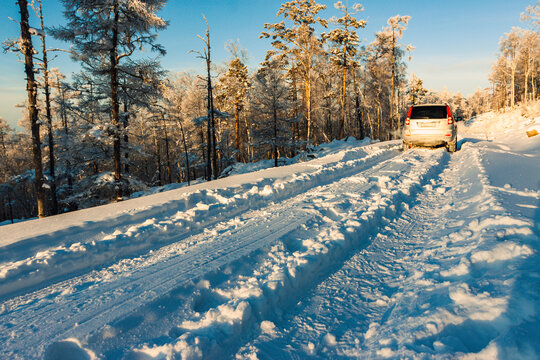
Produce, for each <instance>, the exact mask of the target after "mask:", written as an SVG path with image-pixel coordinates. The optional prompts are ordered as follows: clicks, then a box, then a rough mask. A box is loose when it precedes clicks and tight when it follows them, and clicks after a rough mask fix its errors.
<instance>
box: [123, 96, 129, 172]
mask: <svg viewBox="0 0 540 360" xmlns="http://www.w3.org/2000/svg"><path fill="white" fill-rule="evenodd" d="M122 123H123V127H124V146H125V152H124V159H125V161H124V172H125V173H126V174H128V173H129V149H128V145H129V135H128V126H129V113H128V104H127V96H126V97H125V99H124V114H123V116H122Z"/></svg>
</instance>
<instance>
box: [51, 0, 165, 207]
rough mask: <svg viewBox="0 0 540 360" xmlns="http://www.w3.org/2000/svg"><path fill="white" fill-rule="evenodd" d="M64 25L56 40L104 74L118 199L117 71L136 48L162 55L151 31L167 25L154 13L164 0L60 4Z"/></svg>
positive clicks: (68, 1) (78, 0) (65, 0)
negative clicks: (147, 47) (66, 43)
mask: <svg viewBox="0 0 540 360" xmlns="http://www.w3.org/2000/svg"><path fill="white" fill-rule="evenodd" d="M62 2H63V4H64V8H65V11H64V15H65V17H66V18H67V20H68V24H67V25H66V26H64V27H60V28H56V29H54V30H53V32H52V34H53V36H55V37H56V38H58V39H60V40H64V41H68V42H71V43H72V44H73V53H74V57H75V58H76V59H77V60H79V61H81V62H82V63H83V66H84V67H85V68H87V69H89V70H91V71H93V72H95V73H97V74H104V73H105V74H107V75H108V77H109V85H110V93H109V96H110V106H111V118H112V123H113V127H114V131H113V134H112V138H113V159H114V176H115V181H116V185H115V186H116V199H117V200H121V199H122V187H123V186H122V183H121V180H122V177H121V174H122V169H121V147H120V133H121V130H120V125H121V124H120V108H119V104H120V99H119V68H120V63H121V61H122V59H124V58H129V57H130V56H131V55H132V54H133V53H134V52H135V50H137V48H139V49H142V48H143V46H144V45H149V46H150V48H151V50H154V51H157V52H159V53H160V54H164V53H165V50H164V49H163V48H162V47H161V46H160V45H158V44H156V43H155V39H156V37H157V34H156V33H155V31H157V30H161V29H164V28H165V27H166V26H167V23H166V22H165V21H164V20H163V19H161V18H160V17H158V16H157V15H156V13H157V12H158V11H159V10H161V8H162V7H163V6H164V5H165V3H166V0H137V1H135V0H103V1H99V2H95V1H87V0H62Z"/></svg>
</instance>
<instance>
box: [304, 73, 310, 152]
mask: <svg viewBox="0 0 540 360" xmlns="http://www.w3.org/2000/svg"><path fill="white" fill-rule="evenodd" d="M304 89H305V92H306V99H305V101H306V116H305V117H306V126H307V129H306V142H309V141H310V140H311V64H310V66H309V67H308V68H307V69H306V77H305V79H304Z"/></svg>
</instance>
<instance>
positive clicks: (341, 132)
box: [338, 27, 347, 139]
mask: <svg viewBox="0 0 540 360" xmlns="http://www.w3.org/2000/svg"><path fill="white" fill-rule="evenodd" d="M345 32H347V27H345ZM346 87H347V42H346V41H345V42H344V44H343V74H342V83H341V115H340V118H339V135H338V139H343V137H344V135H345V134H344V128H345V91H346Z"/></svg>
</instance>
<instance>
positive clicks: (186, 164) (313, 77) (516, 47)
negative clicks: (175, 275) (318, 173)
mask: <svg viewBox="0 0 540 360" xmlns="http://www.w3.org/2000/svg"><path fill="white" fill-rule="evenodd" d="M42 1H43V0H34V1H31V2H30V3H28V1H27V0H18V2H17V6H18V7H19V8H20V19H17V21H18V22H20V29H21V33H20V35H21V36H20V38H17V39H5V41H4V42H3V50H4V51H5V52H12V53H13V56H14V57H18V58H19V59H21V61H23V62H24V65H25V66H24V73H23V72H21V77H24V78H25V79H26V83H27V87H26V90H27V100H26V103H25V107H24V111H23V115H22V119H21V122H20V124H21V125H22V126H24V128H25V130H26V131H24V132H18V131H15V129H13V128H11V127H10V126H9V125H8V124H7V122H6V121H5V120H4V119H2V118H0V223H2V222H4V223H9V222H14V221H16V220H17V219H27V218H33V217H44V216H50V215H55V214H59V213H63V212H68V211H73V210H77V209H83V208H87V207H91V206H96V205H102V204H107V203H110V202H113V201H121V200H123V199H128V198H130V195H131V194H133V193H136V192H140V191H145V190H147V189H149V188H150V187H156V186H164V185H167V184H175V183H177V184H185V185H189V184H192V183H194V182H201V181H210V180H213V179H217V178H220V177H224V176H227V175H228V174H229V173H230V171H231V169H232V168H233V167H234V165H235V164H237V163H251V162H258V161H262V160H268V161H271V163H272V165H273V166H280V165H283V164H285V163H286V159H290V158H294V157H306V156H308V155H309V152H310V151H311V149H312V147H313V146H316V145H318V144H321V143H327V142H331V141H333V140H335V139H338V140H342V139H347V138H349V137H354V138H357V139H362V138H366V137H369V138H370V139H372V140H381V141H385V140H391V139H399V138H400V134H401V126H402V121H403V117H404V114H405V113H406V109H407V108H408V107H409V106H410V105H411V104H417V103H423V102H439V103H447V104H449V105H450V107H451V108H452V110H453V112H454V113H455V115H456V116H461V117H463V118H465V119H469V118H471V117H474V116H475V115H476V114H480V113H483V112H487V111H505V109H507V108H509V107H510V108H513V107H515V106H516V104H517V103H520V102H527V101H532V100H534V99H538V98H539V94H538V85H539V80H540V63H539V59H540V38H539V30H540V29H539V20H538V19H539V14H540V5H536V6H530V7H528V8H527V9H525V10H524V12H523V13H522V21H523V24H524V27H523V28H517V27H515V28H512V29H511V30H510V31H509V32H508V33H506V34H504V35H503V36H502V37H501V40H500V44H499V46H500V47H499V49H498V57H497V60H496V62H495V63H494V64H493V67H492V71H491V74H490V77H489V81H490V83H491V87H489V88H486V89H479V90H477V91H476V92H475V93H474V94H473V95H471V96H469V97H468V98H465V97H464V96H463V95H462V94H460V93H456V94H453V93H450V92H448V91H444V92H436V91H430V90H428V89H425V88H424V86H423V82H422V80H421V79H420V78H419V77H417V76H416V75H415V74H409V73H408V70H407V63H408V61H409V59H410V57H411V56H412V53H413V52H414V44H403V43H402V41H401V39H402V36H403V33H404V32H405V31H407V26H408V24H409V22H410V21H414V19H413V18H411V17H410V16H407V15H395V16H392V17H390V18H388V21H387V24H386V25H385V26H384V27H382V28H381V29H380V30H379V31H378V32H376V33H375V34H374V40H373V41H372V42H371V43H367V44H364V43H361V42H360V40H359V34H358V33H359V31H360V30H361V29H363V28H364V27H365V25H366V20H365V12H364V9H363V7H362V6H361V5H360V4H354V5H352V6H349V5H347V4H348V3H347V4H345V3H343V2H341V1H338V2H336V3H335V4H334V6H335V8H336V9H337V10H339V13H340V16H339V17H331V18H325V10H326V6H325V5H321V4H318V3H317V2H316V1H315V0H291V1H288V2H286V3H283V4H281V6H278V7H276V12H277V21H278V22H276V23H266V24H261V33H260V38H261V41H263V39H267V41H270V42H269V44H270V46H269V48H268V51H267V53H266V57H265V60H264V61H263V62H262V63H260V64H258V66H257V68H256V70H254V71H249V70H248V67H247V66H246V61H247V55H246V53H247V51H246V50H245V49H242V48H241V47H240V45H239V44H238V43H237V42H235V41H230V42H228V43H227V44H226V47H227V49H228V51H229V53H230V60H228V61H227V63H226V64H220V63H217V62H216V61H214V59H213V58H212V49H213V46H223V44H214V43H212V31H217V29H212V24H211V23H208V22H206V19H205V18H201V22H202V23H204V22H206V23H205V24H204V25H205V28H206V32H205V34H204V35H202V36H200V40H201V41H200V48H199V49H186V51H189V50H193V56H194V57H196V58H197V59H198V60H200V62H201V64H203V65H204V69H205V71H204V72H203V73H200V74H195V73H192V72H171V71H169V70H167V69H164V68H163V67H162V65H161V63H160V57H161V56H162V55H163V54H165V52H166V49H165V48H164V47H163V46H162V45H160V44H159V43H158V41H157V40H158V37H157V35H158V34H159V32H160V31H162V30H164V29H165V28H166V27H167V25H168V20H166V19H163V18H162V17H160V16H159V15H158V13H160V12H161V11H162V9H163V8H164V7H165V6H166V0H100V1H88V0H62V1H61V2H62V4H63V7H64V16H65V24H64V25H63V26H56V27H48V26H47V19H46V18H44V16H43V12H42ZM10 6H11V5H10ZM274 15H275V14H269V16H268V19H269V20H272V19H276V17H274ZM170 21H173V20H170ZM30 24H32V25H33V26H30ZM50 38H54V39H57V40H61V41H63V42H65V43H66V44H67V45H66V50H63V51H67V52H69V54H70V56H71V57H72V58H73V59H75V60H76V61H78V62H79V63H80V69H81V70H80V72H78V73H74V74H65V73H63V72H62V69H59V68H55V67H52V66H51V64H50V62H51V61H50V60H49V59H51V58H52V56H53V54H54V52H55V51H58V50H59V49H51V48H48V47H47V40H48V39H50ZM496 50H497V49H494V52H495V51H496Z"/></svg>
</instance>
